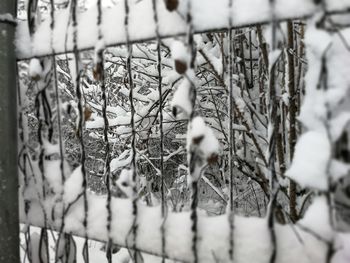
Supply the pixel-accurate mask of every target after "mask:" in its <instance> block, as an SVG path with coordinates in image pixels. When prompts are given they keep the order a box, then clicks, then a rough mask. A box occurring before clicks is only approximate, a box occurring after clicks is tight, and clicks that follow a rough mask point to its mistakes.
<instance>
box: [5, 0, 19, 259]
mask: <svg viewBox="0 0 350 263" xmlns="http://www.w3.org/2000/svg"><path fill="white" fill-rule="evenodd" d="M0 10H1V13H9V14H11V15H12V16H13V17H15V16H16V1H13V0H2V1H0ZM0 32H2V33H1V36H0V149H1V153H0V185H1V187H0V204H1V209H0V232H1V235H0V261H1V262H20V256H19V246H20V243H19V218H18V175H17V170H18V167H17V134H18V133H17V100H16V98H17V95H16V94H17V88H16V63H15V62H16V56H15V47H14V45H13V41H14V35H15V27H14V24H13V23H4V21H1V23H0Z"/></svg>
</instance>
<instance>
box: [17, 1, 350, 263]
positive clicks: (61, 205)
mask: <svg viewBox="0 0 350 263" xmlns="http://www.w3.org/2000/svg"><path fill="white" fill-rule="evenodd" d="M102 2H103V1H101V0H97V1H96V6H91V8H89V9H88V10H86V11H85V12H80V10H79V6H78V1H77V0H72V1H71V2H70V3H69V4H68V7H67V8H66V9H64V10H63V11H55V8H51V9H50V10H51V12H50V17H49V18H47V19H46V20H44V21H43V22H42V23H39V22H38V21H37V14H38V12H39V11H38V9H37V2H36V1H29V4H28V10H27V12H28V24H27V23H21V22H20V23H19V24H18V29H17V33H18V36H17V40H16V43H17V52H18V67H20V65H21V60H28V59H30V63H29V75H30V78H31V81H30V83H31V84H30V88H31V89H32V90H29V89H28V86H29V85H26V84H24V83H21V82H20V81H19V85H18V88H19V104H20V105H19V109H20V113H19V115H20V119H19V122H20V140H21V148H20V153H19V156H20V158H19V168H20V175H21V188H20V204H21V209H20V213H21V221H22V223H23V224H25V225H26V228H25V229H24V233H25V243H26V244H25V247H26V256H27V257H28V259H29V260H30V261H31V262H49V261H50V258H52V257H54V258H55V261H56V262H74V260H75V257H76V256H75V254H76V246H75V244H74V239H73V238H72V235H74V236H79V237H83V238H84V239H85V242H84V247H83V258H84V261H85V262H89V246H88V241H89V240H90V239H91V240H98V241H102V242H105V243H106V246H105V250H106V257H107V260H108V262H113V256H112V252H113V248H114V246H115V245H117V246H121V247H126V248H128V249H129V250H130V251H131V252H130V254H131V256H132V260H133V261H134V262H142V261H143V259H142V254H141V252H145V253H148V254H153V255H156V256H159V257H160V258H162V262H165V260H166V259H174V260H177V261H180V262H232V261H233V260H234V261H235V262H295V261H296V258H297V261H298V262H331V261H330V260H333V261H332V262H346V261H341V260H342V259H346V257H349V255H348V254H346V253H348V252H347V250H349V246H350V244H349V242H350V241H349V240H350V237H349V236H348V234H340V233H338V232H336V231H335V222H334V218H335V215H334V213H335V211H334V210H335V209H334V190H333V186H334V184H335V182H336V181H337V180H339V179H340V178H341V177H343V176H344V174H346V173H347V172H348V170H349V167H348V166H347V165H346V164H343V163H341V164H339V161H337V163H336V165H338V166H337V169H335V170H332V164H333V162H334V163H335V161H336V160H335V159H334V158H333V157H334V156H332V155H331V154H333V153H331V152H332V151H331V150H330V148H331V146H329V145H330V144H331V145H332V144H333V142H335V141H336V140H337V138H338V137H340V136H341V134H342V131H343V130H344V129H345V125H346V123H347V121H348V120H349V113H348V112H346V111H345V110H343V112H341V109H340V107H339V105H340V104H341V103H343V101H341V99H342V97H343V96H342V95H344V94H346V93H347V90H348V89H349V88H348V86H349V85H347V84H348V83H350V80H349V79H348V77H347V78H346V77H345V76H346V74H347V73H346V72H345V71H344V69H343V70H342V71H341V72H340V73H339V72H335V71H334V69H332V68H330V66H334V65H335V64H336V63H340V64H341V63H343V65H344V68H345V69H349V67H346V66H347V64H346V62H345V60H346V59H348V58H349V54H348V53H345V54H346V55H345V56H344V55H342V53H341V51H345V52H348V51H349V50H348V49H349V46H348V44H347V43H348V41H347V40H348V39H349V33H348V31H347V29H344V30H343V29H341V30H336V32H328V31H327V29H326V28H325V24H326V23H325V19H326V17H327V16H328V15H330V14H334V13H338V14H341V13H346V12H347V11H348V9H349V8H350V2H349V1H320V3H315V2H314V1H304V0H296V1H285V0H279V1H277V0H275V1H273V0H271V1H267V0H266V1H257V0H250V1H247V0H229V1H223V0H222V1H209V0H198V1H197V0H193V1H180V2H179V3H177V1H170V0H169V1H166V2H163V1H157V0H142V1H128V0H123V1H120V2H118V4H117V5H115V6H114V7H112V8H106V9H103V8H102ZM165 3H166V4H167V6H166V5H165ZM50 4H51V7H53V6H54V4H55V3H54V1H50ZM177 4H179V6H177ZM252 6H254V8H252ZM172 9H174V10H172ZM210 18H213V19H210ZM291 18H293V19H304V18H308V28H310V29H308V31H307V32H306V36H305V39H306V41H308V42H307V43H308V44H309V46H310V50H313V51H315V52H314V53H312V55H310V56H309V57H308V59H309V61H308V63H309V64H310V63H311V62H313V63H314V65H313V66H310V65H309V66H310V68H309V71H308V73H307V82H306V85H307V86H306V90H307V92H310V94H312V95H313V98H319V99H320V100H321V104H322V103H323V104H322V105H321V106H322V107H323V108H322V109H323V111H321V113H320V111H318V109H313V108H312V107H310V105H313V104H314V103H315V101H313V100H312V99H311V98H310V99H308V98H307V97H305V101H306V102H305V103H306V106H304V107H303V109H302V111H301V114H300V116H301V117H300V118H301V121H302V122H303V123H304V124H305V123H307V125H306V126H307V128H308V131H307V132H305V133H304V134H303V135H302V137H301V139H300V140H303V141H304V143H305V145H309V147H311V148H312V147H313V146H317V145H319V144H320V145H323V146H324V148H325V149H326V150H325V152H327V149H329V155H327V153H326V154H325V156H321V157H320V158H321V160H319V159H318V158H317V157H315V160H314V161H315V167H316V168H310V167H307V169H308V170H307V171H308V172H309V173H310V178H311V177H312V176H315V169H318V173H320V174H322V176H323V177H322V176H321V178H318V177H317V178H311V179H312V180H311V179H310V180H308V179H303V178H300V171H301V170H300V169H303V168H300V166H303V165H306V164H305V161H303V157H305V156H304V154H305V153H304V152H302V151H301V150H300V151H298V150H296V152H295V160H296V161H295V162H294V163H293V165H292V167H291V168H290V169H289V170H288V171H287V175H288V176H290V177H291V178H293V179H295V181H296V182H298V183H299V184H300V185H301V187H310V188H312V189H314V191H315V192H316V193H317V194H318V195H319V196H318V197H317V198H315V199H314V203H313V204H312V205H311V206H310V207H309V209H308V211H307V212H306V213H305V215H304V218H303V219H301V220H299V221H298V222H297V223H295V224H285V225H282V224H279V223H277V222H276V218H275V217H276V216H275V215H276V210H278V209H279V208H278V207H279V206H280V204H279V203H278V200H277V196H278V194H279V193H280V192H282V190H281V189H280V185H279V183H278V179H277V174H276V171H275V162H276V156H277V153H276V133H277V131H276V121H277V118H278V113H277V95H276V94H277V91H276V71H277V61H278V59H279V57H280V56H281V53H282V52H281V50H280V48H279V47H278V43H277V41H278V39H277V34H278V31H279V30H278V26H279V21H282V20H287V19H291ZM262 23H270V24H271V40H270V42H269V43H270V44H271V47H270V48H271V50H270V54H268V60H269V62H270V63H269V64H266V65H269V66H268V68H266V69H265V71H266V72H265V73H264V74H266V75H267V76H268V84H267V86H268V90H267V93H268V96H267V98H268V101H267V103H266V105H267V109H266V111H267V116H268V125H267V126H268V129H267V132H268V138H267V155H265V154H264V153H263V150H262V149H261V145H260V144H259V142H258V139H257V138H256V137H258V136H257V135H256V134H251V142H252V144H253V145H255V147H256V148H257V149H258V150H257V151H258V154H259V155H260V157H261V158H260V161H261V162H262V164H263V165H264V167H265V168H267V174H268V177H267V178H268V180H267V181H268V182H269V187H268V188H266V189H265V190H266V192H267V194H268V196H269V201H268V202H269V203H268V209H267V213H266V217H265V218H254V217H249V218H248V217H247V218H245V217H241V216H237V215H235V202H234V199H235V197H234V180H235V179H234V167H235V165H236V163H237V162H235V158H236V150H235V138H236V136H235V134H234V130H235V129H234V125H235V123H234V119H235V118H241V119H243V120H242V126H243V128H245V129H246V130H247V131H250V130H251V127H250V125H251V123H249V122H248V121H244V117H242V116H241V115H242V114H243V113H242V111H241V109H240V102H239V101H236V94H235V93H234V88H233V87H234V86H235V85H237V80H236V79H233V75H234V67H235V64H236V62H235V61H236V58H237V54H235V50H234V44H233V38H234V36H233V30H232V29H233V28H239V27H247V26H250V25H259V24H262ZM28 25H29V26H28ZM218 30H221V31H224V32H226V33H227V35H228V37H227V41H228V43H226V44H227V46H228V47H229V48H228V52H229V56H228V57H229V62H228V72H226V73H223V74H228V76H229V78H228V79H229V83H228V84H227V83H225V81H224V80H223V78H219V79H221V83H219V84H218V85H219V86H223V87H226V88H227V87H228V88H227V90H228V108H229V112H228V115H229V134H228V135H227V136H228V137H227V141H228V145H229V150H228V151H229V154H228V156H229V159H228V166H229V189H228V192H229V203H228V206H227V212H226V214H224V215H220V216H214V217H208V216H204V215H201V214H199V213H198V209H197V208H198V189H199V186H198V184H199V179H200V178H201V177H202V173H203V170H204V169H207V166H208V165H210V164H212V163H215V162H216V161H217V159H218V158H219V155H220V149H219V142H218V140H217V139H216V137H215V135H214V132H213V131H212V128H211V127H210V125H208V124H207V123H205V121H204V118H203V117H204V116H202V117H201V116H200V114H198V112H196V111H195V107H196V103H197V100H196V99H197V92H198V87H197V86H198V85H199V83H198V81H197V80H196V77H195V76H196V71H195V70H196V53H197V48H198V46H197V45H196V41H195V37H196V35H195V33H199V32H213V31H218ZM308 33H310V37H308V35H307V34H308ZM312 37H315V38H316V37H320V38H321V37H322V39H323V40H324V41H323V42H324V43H322V44H321V45H319V46H318V45H317V44H318V43H315V42H312V39H311V38H312ZM169 39H170V40H169ZM150 40H153V41H155V43H156V44H155V49H154V50H155V54H156V56H155V57H154V58H152V59H153V60H152V61H153V62H152V63H153V64H156V71H155V72H152V73H153V76H152V77H154V78H155V79H156V80H157V82H158V85H157V87H156V88H157V93H154V94H152V96H154V97H155V98H156V99H155V100H157V101H158V102H157V104H154V108H157V114H156V116H155V119H154V123H158V128H157V129H158V130H159V133H158V134H159V149H160V150H159V162H158V163H157V164H159V166H158V167H155V169H157V171H158V176H159V178H160V191H159V192H160V200H161V204H160V205H159V206H154V207H150V206H146V205H144V204H142V203H141V202H139V197H140V196H139V194H140V192H139V191H140V185H141V183H142V182H141V180H140V173H139V171H138V165H137V161H138V156H139V154H141V153H140V151H139V150H138V149H137V142H136V141H137V138H138V136H139V133H140V132H141V131H140V130H138V129H140V126H139V123H140V118H139V116H138V114H137V111H136V109H135V101H136V100H137V99H139V97H138V93H137V92H135V90H136V89H137V90H139V89H140V88H141V87H137V86H138V85H139V84H140V83H139V82H138V81H137V80H136V79H135V78H134V74H135V72H134V71H135V67H133V63H136V62H135V60H136V58H135V56H134V54H135V51H134V48H135V43H138V44H142V43H144V42H146V41H150ZM162 41H169V42H172V45H171V47H172V48H171V53H172V54H171V55H172V59H173V60H174V65H175V70H176V72H177V74H178V75H177V76H181V77H182V79H181V80H179V81H181V84H180V86H179V87H178V89H177V91H176V92H175V93H174V98H173V101H172V107H173V113H174V115H178V114H179V111H180V112H182V114H183V115H181V116H186V118H187V120H188V127H187V145H186V151H187V162H188V170H189V182H188V183H189V185H190V187H191V197H190V200H191V201H190V209H189V210H190V211H189V212H178V213H175V212H171V211H170V210H169V208H168V207H167V202H166V195H167V194H168V191H167V186H166V182H165V178H164V176H163V175H164V170H165V166H164V161H165V155H164V154H165V151H164V143H165V142H164V140H165V135H164V126H163V125H164V124H165V123H164V116H163V114H165V113H164V105H165V102H166V99H167V97H168V94H169V93H170V90H169V89H168V88H165V85H163V81H164V80H163V74H162V71H163V70H164V68H165V67H164V66H163V62H164V61H163V60H166V61H165V64H166V63H168V64H169V59H168V58H164V55H163V54H162V46H161V45H162ZM122 45H123V47H124V48H123V49H120V50H119V53H118V54H119V58H120V60H121V61H123V62H124V63H125V65H126V67H125V68H124V71H123V70H121V71H123V72H122V73H121V75H122V77H121V79H119V81H121V85H123V86H124V88H125V89H126V90H127V94H128V100H129V101H128V105H129V108H128V110H129V111H130V115H129V116H130V118H129V119H128V121H130V122H129V123H125V126H127V128H125V129H126V130H127V132H128V133H129V134H130V137H129V140H128V143H129V145H130V147H129V155H128V156H129V157H128V158H129V159H128V162H127V165H121V166H120V167H124V168H125V169H123V170H122V171H121V172H120V174H119V179H118V180H117V181H114V180H113V174H112V168H111V166H112V165H113V164H114V165H118V164H116V162H113V160H112V158H111V151H112V149H111V145H112V143H111V140H112V139H113V138H111V137H110V136H109V132H110V131H111V129H110V127H111V125H112V126H113V123H110V119H109V118H108V115H109V114H111V113H110V110H109V109H108V106H107V105H108V100H109V99H111V98H110V97H109V95H108V92H107V89H108V87H107V84H106V81H107V78H108V75H107V72H108V69H107V68H106V65H107V62H106V59H107V58H109V57H108V56H107V55H108V52H109V51H108V48H109V47H118V46H122ZM89 49H94V56H93V66H92V68H91V69H90V70H91V72H90V74H92V75H93V78H94V79H95V81H96V83H97V85H98V86H99V88H100V90H101V98H100V99H101V102H102V107H101V109H100V111H101V113H102V118H101V119H100V122H95V123H94V124H92V123H89V121H90V118H91V114H92V112H91V109H90V108H89V107H88V105H87V103H86V98H85V97H84V96H85V94H84V90H85V88H86V84H85V83H84V74H86V69H84V68H83V65H84V64H83V60H84V59H86V58H85V55H86V54H85V53H84V51H87V50H89ZM200 52H201V54H202V56H203V57H204V58H206V59H207V60H208V61H210V58H208V57H207V56H208V55H207V54H206V53H205V52H204V51H200ZM328 54H331V55H328ZM64 56H66V58H68V61H70V62H68V63H71V64H72V65H70V66H69V68H70V69H74V70H72V71H73V72H72V71H71V72H70V75H71V78H72V80H73V82H74V85H73V87H72V89H70V90H71V94H69V95H70V96H72V98H74V99H75V104H74V105H73V106H72V105H66V104H63V103H62V101H61V97H62V96H63V95H62V89H61V88H60V85H62V83H60V80H59V78H58V72H57V66H56V65H57V63H62V62H59V61H62V60H63V59H62V57H64ZM265 59H266V56H265ZM314 67H315V68H316V69H314ZM338 68H339V67H337V69H338ZM332 70H333V71H332ZM213 71H214V74H217V75H220V74H219V73H218V72H216V71H215V68H213ZM313 71H316V73H317V71H320V72H321V74H316V73H315V74H313ZM330 71H332V72H330ZM18 72H20V70H18ZM347 75H349V74H347ZM219 77H220V76H219ZM342 77H343V78H345V80H344V81H343V82H340V81H339V78H342ZM18 78H19V79H20V78H21V76H19V77H18ZM332 81H333V82H332ZM330 83H331V84H334V83H336V84H337V85H338V86H337V87H334V86H332V85H330ZM63 85H64V84H63ZM180 87H181V89H182V90H181V89H180ZM329 87H331V89H330V90H328V88H329ZM27 89H28V90H27ZM27 92H30V93H31V94H32V95H33V97H34V98H35V99H34V102H35V103H34V108H33V109H32V110H33V113H32V114H34V116H35V119H36V121H37V124H36V126H35V128H36V137H37V138H36V140H37V142H38V144H39V147H36V148H35V149H32V148H30V147H29V145H30V140H31V139H32V138H30V136H29V132H28V127H27V126H28V124H27V122H28V119H27V118H28V117H27V115H26V112H24V110H27V106H28V105H27V100H26V96H27ZM332 92H333V93H334V92H335V93H337V94H336V95H334V96H333V97H332V99H329V100H327V99H325V98H327V95H329V94H332ZM328 93H329V94H328ZM154 108H152V110H154ZM63 109H66V110H67V111H72V112H73V113H72V114H75V115H76V121H75V123H74V125H73V126H74V133H75V135H76V138H77V140H78V142H79V154H78V156H79V165H78V166H77V167H76V168H75V169H74V170H73V171H72V172H70V171H69V168H68V164H67V161H66V160H65V146H64V145H65V142H64V141H65V138H64V134H63V133H64V131H63V128H62V127H63V125H65V124H64V123H63V117H62V114H63V113H62V112H63ZM21 110H22V111H21ZM141 118H142V117H141ZM89 125H90V126H91V125H97V126H98V128H102V129H103V142H104V145H102V149H103V152H104V157H103V159H104V160H103V168H102V169H103V172H102V178H103V182H104V184H105V186H106V188H105V190H106V194H105V195H97V194H95V193H93V192H92V191H90V190H89V189H88V176H87V173H88V172H87V170H86V169H87V168H86V167H87V165H88V164H87V154H86V147H87V146H86V143H85V136H84V130H86V128H87V127H88V126H89ZM113 131H114V130H113ZM124 131H125V130H124ZM255 136H256V137H255ZM310 138H311V139H310ZM306 147H307V146H306ZM300 148H301V147H299V148H297V149H300ZM96 150H97V149H96ZM99 150H100V149H99ZM53 156H55V158H56V159H55V160H53V159H54V157H53ZM57 156H58V157H57ZM50 158H53V159H50ZM322 158H323V159H322ZM121 160H122V159H121ZM322 161H324V163H326V165H323V163H322V164H320V163H319V162H322ZM119 165H120V163H119ZM334 165H335V164H334ZM126 166H127V167H126ZM305 169H306V168H305ZM261 180H263V179H261ZM314 181H316V183H314ZM116 185H117V186H118V187H119V188H120V189H122V190H123V192H124V194H125V195H126V196H127V197H128V198H119V197H115V193H113V189H114V187H115V186H116ZM287 216H289V215H287ZM315 217H317V218H316V219H315ZM31 226H36V227H40V228H41V229H42V230H41V233H40V237H39V238H38V237H37V236H34V235H32V234H31V231H30V227H31ZM49 230H55V231H57V232H58V233H59V234H58V237H57V240H56V253H55V255H50V252H51V250H50V247H49V237H48V235H49V234H50V231H49ZM38 251H39V253H38ZM337 260H338V261H337Z"/></svg>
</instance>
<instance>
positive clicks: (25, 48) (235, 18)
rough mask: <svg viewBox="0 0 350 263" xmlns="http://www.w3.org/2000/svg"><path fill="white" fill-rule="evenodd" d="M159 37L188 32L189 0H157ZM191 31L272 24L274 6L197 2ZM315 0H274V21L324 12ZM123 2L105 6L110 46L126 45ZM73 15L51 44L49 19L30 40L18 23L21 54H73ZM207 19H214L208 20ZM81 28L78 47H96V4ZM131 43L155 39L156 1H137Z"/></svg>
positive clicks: (331, 7)
mask: <svg viewBox="0 0 350 263" xmlns="http://www.w3.org/2000/svg"><path fill="white" fill-rule="evenodd" d="M157 2H159V5H157V6H158V10H157V11H158V20H159V22H158V23H159V35H160V37H161V38H169V37H176V36H180V35H185V34H186V32H187V26H186V21H185V20H184V19H183V17H184V16H185V13H183V12H182V11H181V10H183V9H184V8H185V7H184V6H183V5H185V4H184V3H185V2H186V1H180V7H179V8H178V10H179V11H177V12H169V11H168V10H167V9H166V8H165V5H164V1H162V0H157ZM191 2H193V3H192V5H193V8H194V9H195V10H197V11H196V12H194V13H193V31H194V32H197V33H200V32H210V31H217V30H220V29H221V30H222V29H227V28H229V27H230V25H229V17H232V24H231V28H240V27H247V26H250V25H256V24H261V23H263V24H266V23H270V22H271V14H272V10H271V7H270V4H269V0H234V1H233V7H232V9H231V10H232V13H231V14H229V8H228V6H229V0H216V1H212V0H193V1H191ZM315 2H316V1H311V0H294V1H288V0H276V3H275V11H274V13H275V20H276V21H281V20H289V19H304V18H307V17H310V16H312V15H313V14H315V13H317V12H320V11H321V9H320V6H319V5H317V4H315ZM324 2H325V6H326V11H327V12H328V13H330V14H331V13H346V12H347V11H348V10H349V9H350V3H349V2H347V1H333V0H327V1H324ZM123 3H124V2H123V1H119V2H118V4H117V5H116V6H114V7H112V8H108V9H103V10H102V13H103V16H104V20H103V22H102V25H101V31H102V35H103V36H104V38H103V39H104V41H105V45H106V46H116V45H121V44H126V43H127V41H126V36H125V30H124V17H125V11H124V10H125V8H124V4H123ZM69 17H70V13H69V11H68V9H67V10H64V11H61V12H57V13H56V14H55V20H56V21H59V23H57V26H56V27H55V29H54V32H53V46H51V45H50V43H51V41H50V39H51V33H50V21H49V20H50V19H47V20H46V21H44V22H43V23H41V24H39V26H38V28H37V30H36V32H35V34H34V36H33V37H32V38H31V37H30V36H29V32H28V26H27V23H26V22H20V23H18V29H17V32H18V33H19V34H18V36H17V39H16V45H17V58H18V59H28V58H31V57H40V56H49V55H52V54H63V53H67V52H73V28H72V23H70V19H69ZM208 17H211V18H212V17H215V19H213V20H211V21H210V23H208V22H207V20H208V19H207V18H208ZM77 23H78V30H77V41H78V42H77V48H78V50H87V49H93V48H95V46H96V44H97V43H98V30H99V29H98V25H97V10H96V8H94V7H91V8H90V9H88V10H86V11H84V12H82V13H81V14H80V15H79V19H78V21H77ZM129 31H130V37H129V42H130V43H136V42H138V43H140V42H145V41H149V40H152V39H153V40H154V39H156V37H157V36H156V33H155V22H154V19H153V11H152V0H142V1H136V3H135V4H132V5H131V6H130V21H129Z"/></svg>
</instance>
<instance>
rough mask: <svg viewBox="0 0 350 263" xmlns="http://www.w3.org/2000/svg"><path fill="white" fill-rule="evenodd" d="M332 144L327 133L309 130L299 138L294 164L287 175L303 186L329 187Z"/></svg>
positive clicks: (325, 188) (320, 188)
mask: <svg viewBox="0 0 350 263" xmlns="http://www.w3.org/2000/svg"><path fill="white" fill-rule="evenodd" d="M330 151H331V148H330V144H329V141H328V138H327V136H326V134H324V133H321V132H317V131H308V132H306V133H304V134H303V135H302V136H301V137H300V139H299V140H298V142H297V144H296V147H295V157H294V159H293V164H292V165H291V167H290V168H289V170H288V171H287V172H286V175H287V176H289V177H290V178H291V179H293V180H295V181H296V182H298V183H299V185H300V186H301V187H303V188H307V187H309V188H314V189H318V190H324V191H326V190H327V189H328V178H327V171H326V170H327V162H328V160H329V158H330Z"/></svg>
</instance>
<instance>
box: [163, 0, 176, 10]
mask: <svg viewBox="0 0 350 263" xmlns="http://www.w3.org/2000/svg"><path fill="white" fill-rule="evenodd" d="M165 6H166V9H168V10H169V11H170V12H172V11H174V10H176V9H177V7H178V6H179V1H178V0H165Z"/></svg>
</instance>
